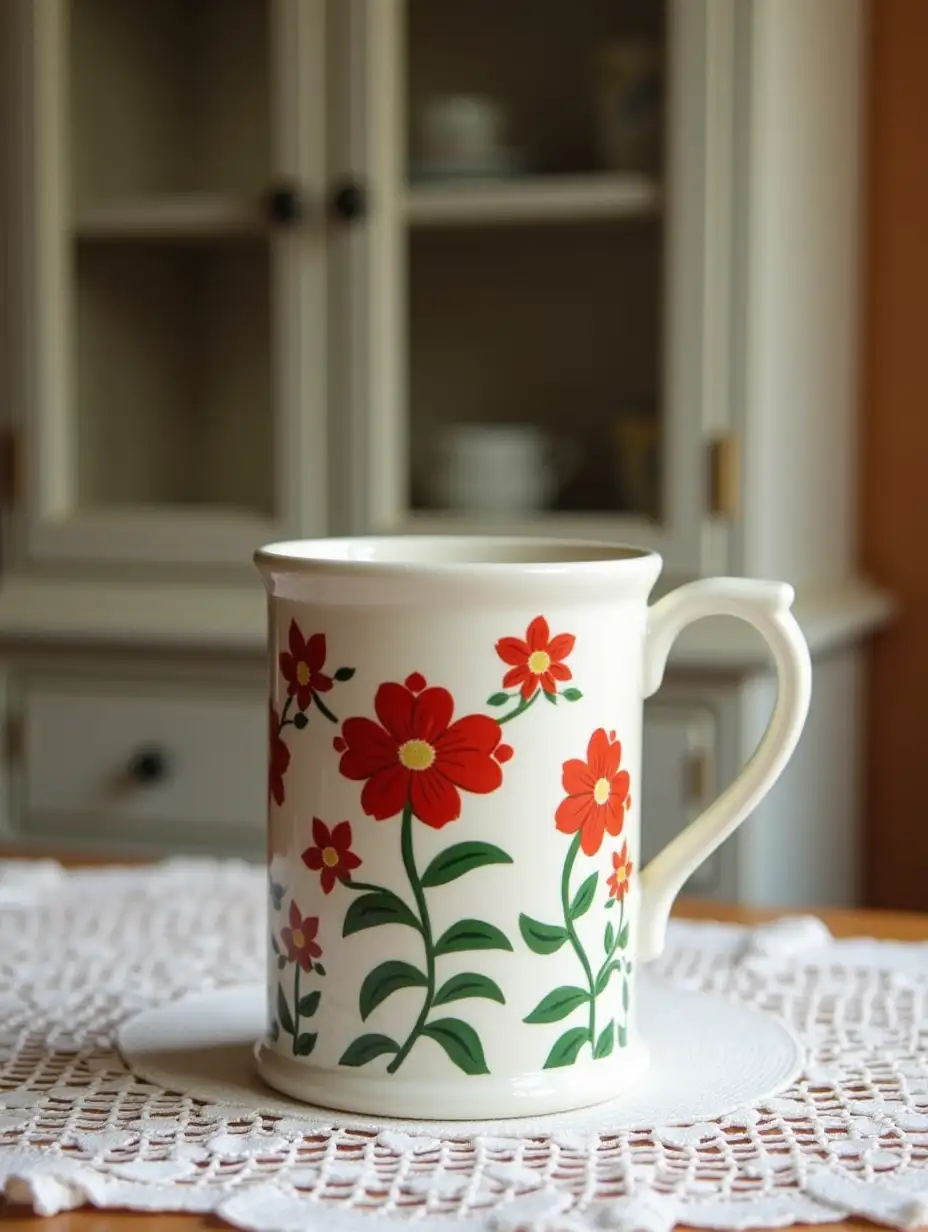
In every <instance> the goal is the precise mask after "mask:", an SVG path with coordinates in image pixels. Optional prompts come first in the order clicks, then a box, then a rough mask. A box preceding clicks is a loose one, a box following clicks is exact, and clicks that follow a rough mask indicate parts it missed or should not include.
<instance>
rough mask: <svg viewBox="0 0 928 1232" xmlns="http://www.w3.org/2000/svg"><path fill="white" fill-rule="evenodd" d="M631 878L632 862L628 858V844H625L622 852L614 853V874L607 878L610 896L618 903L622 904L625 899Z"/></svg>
mask: <svg viewBox="0 0 928 1232" xmlns="http://www.w3.org/2000/svg"><path fill="white" fill-rule="evenodd" d="M631 876H632V862H631V860H630V859H629V858H628V843H623V844H622V850H621V851H614V852H613V853H612V872H611V874H610V875H609V876H608V877H607V878H606V885H607V886H608V887H609V895H610V897H611V898H614V899H615V900H616V902H619V903H620V902H621V901H622V899H623V898H624V897H625V891H626V890H627V889H628V883H629V881H630V880H631Z"/></svg>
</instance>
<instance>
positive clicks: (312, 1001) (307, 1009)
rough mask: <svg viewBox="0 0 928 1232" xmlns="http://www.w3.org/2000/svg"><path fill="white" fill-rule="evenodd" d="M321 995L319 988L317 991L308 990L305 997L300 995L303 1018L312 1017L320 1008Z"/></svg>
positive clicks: (301, 1015)
mask: <svg viewBox="0 0 928 1232" xmlns="http://www.w3.org/2000/svg"><path fill="white" fill-rule="evenodd" d="M321 996H322V993H321V992H319V990H318V989H317V990H316V991H315V992H308V993H307V994H306V996H305V997H300V1017H301V1018H312V1016H313V1014H315V1012H316V1010H317V1009H318V1008H319V998H320V997H321Z"/></svg>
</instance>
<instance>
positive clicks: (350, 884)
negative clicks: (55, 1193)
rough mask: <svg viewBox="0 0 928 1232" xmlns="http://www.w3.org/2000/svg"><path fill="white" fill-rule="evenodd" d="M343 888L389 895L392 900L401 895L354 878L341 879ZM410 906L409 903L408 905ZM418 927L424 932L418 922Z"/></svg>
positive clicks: (384, 887)
mask: <svg viewBox="0 0 928 1232" xmlns="http://www.w3.org/2000/svg"><path fill="white" fill-rule="evenodd" d="M339 880H340V881H341V883H342V885H343V886H347V888H348V889H349V890H363V891H364V892H365V893H371V894H389V895H390V896H391V898H398V897H399V895H397V894H394V893H393V891H392V890H388V889H387V888H386V886H380V885H375V884H374V883H373V882H372V881H355V880H354V878H353V877H350V876H348V877H340V878H339ZM406 905H407V906H408V905H409V904H408V903H407V904H406ZM416 927H417V928H418V929H419V932H420V933H421V932H422V925H421V924H420V923H419V921H418V920H417V921H416Z"/></svg>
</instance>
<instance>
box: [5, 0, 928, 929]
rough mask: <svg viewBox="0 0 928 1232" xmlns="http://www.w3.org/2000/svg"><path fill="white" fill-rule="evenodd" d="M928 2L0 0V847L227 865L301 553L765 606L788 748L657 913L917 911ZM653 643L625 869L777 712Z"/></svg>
mask: <svg viewBox="0 0 928 1232" xmlns="http://www.w3.org/2000/svg"><path fill="white" fill-rule="evenodd" d="M926 45H928V5H925V4H924V3H923V2H922V0H880V3H879V4H876V3H871V4H870V5H868V4H867V3H866V2H865V0H816V2H815V3H814V4H811V3H808V0H572V3H570V4H567V3H566V2H565V0H466V2H464V0H5V3H4V5H3V8H2V10H0V50H2V56H3V66H2V78H0V89H2V93H0V107H2V113H0V120H2V134H0V138H2V146H0V187H2V199H0V222H2V229H3V245H2V252H0V260H2V267H0V275H2V279H3V283H2V286H3V293H2V297H0V389H2V394H3V396H2V398H0V420H2V434H0V499H2V504H3V528H2V529H3V534H2V552H3V559H2V574H0V721H2V725H3V730H4V732H5V740H4V742H3V754H4V755H3V757H2V759H0V760H2V771H0V843H3V844H5V845H6V847H7V848H9V849H10V850H26V849H28V850H29V851H46V852H49V853H51V854H56V853H61V852H73V851H84V852H93V853H100V854H104V855H113V854H116V855H142V856H148V855H161V854H170V853H177V852H201V853H223V854H225V853H229V854H244V855H246V856H250V857H260V856H261V854H262V852H263V849H264V815H265V812H266V802H267V722H268V720H267V702H266V652H265V642H264V602H263V592H262V590H261V587H260V583H259V582H258V579H257V576H256V575H254V576H253V569H252V566H251V563H250V559H251V553H252V552H253V550H254V549H255V547H256V546H258V545H259V544H260V543H262V542H266V541H268V540H271V539H276V538H285V537H293V536H314V535H326V534H343V533H364V532H370V531H376V532H385V531H386V532H400V533H405V532H408V531H413V530H418V531H421V530H437V531H452V530H457V529H462V528H466V529H487V530H493V531H524V532H528V533H545V534H551V533H555V534H566V535H583V536H587V537H593V538H597V539H612V540H616V539H618V540H622V541H634V542H639V543H645V544H648V545H649V546H652V547H654V548H656V549H657V550H659V551H660V552H661V553H662V554H663V556H664V558H665V564H666V574H667V577H666V583H665V585H666V586H668V587H669V586H670V585H672V584H675V583H677V582H679V581H682V580H685V579H686V578H691V577H696V576H699V575H704V574H712V573H719V572H722V573H735V574H739V573H740V574H748V575H754V576H772V577H780V578H785V579H788V580H789V581H791V582H792V583H793V584H794V585H795V586H796V587H797V594H798V599H797V615H798V616H799V619H800V621H801V623H802V625H803V628H804V630H805V632H806V635H807V637H808V638H809V641H810V644H811V646H812V649H813V652H814V655H815V672H816V694H815V702H814V704H813V711H812V715H811V718H810V722H809V727H808V731H807V735H806V737H805V739H804V742H803V745H802V749H801V751H800V754H799V755H798V756H797V758H796V760H795V762H794V764H793V766H792V767H791V769H790V771H789V772H788V774H787V775H786V776H785V778H784V780H783V781H782V783H781V784H780V785H779V786H778V788H777V789H776V791H775V792H774V793H773V795H772V796H771V797H770V799H769V800H768V801H766V802H765V803H764V805H763V806H762V808H761V809H760V810H759V812H758V816H757V818H755V820H754V821H753V822H752V823H751V824H749V825H748V826H746V827H745V828H744V830H743V831H741V833H740V834H739V835H738V837H737V839H736V840H734V841H732V842H731V843H729V844H728V845H727V846H726V847H725V848H724V849H723V850H722V851H720V852H719V853H716V855H715V856H714V857H713V858H712V859H711V860H710V861H708V862H707V864H706V865H705V866H704V867H703V869H701V870H700V872H699V873H698V874H697V875H696V877H695V878H694V880H693V883H692V885H691V886H690V887H689V889H690V892H691V893H693V894H696V895H701V896H704V897H710V898H712V897H714V898H724V899H732V900H738V901H741V902H750V903H761V904H771V905H795V904H813V903H814V904H822V905H824V904H828V903H856V902H873V903H877V904H881V905H887V906H909V907H922V908H926V909H928V890H926V889H925V888H924V884H923V882H924V878H923V877H922V876H921V873H920V869H921V868H922V867H924V858H925V857H928V839H926V838H923V837H922V835H921V827H920V825H919V823H920V821H921V811H922V783H921V773H920V772H921V765H920V753H921V745H922V743H923V738H924V735H925V734H926V732H928V724H926V720H925V718H924V717H923V713H922V711H923V702H922V699H923V698H924V697H925V696H926V693H928V650H926V644H928V639H926V638H925V637H924V636H922V623H921V622H920V620H919V613H920V612H921V611H922V610H923V608H922V606H921V604H922V603H923V602H924V592H925V590H926V589H928V553H926V550H925V548H924V545H923V542H922V539H921V538H920V534H919V532H920V531H922V530H925V529H928V526H926V523H928V514H926V504H925V501H924V499H923V498H922V495H921V489H922V487H923V480H922V475H921V471H922V469H923V467H922V454H921V449H920V446H921V445H923V444H928V438H926V435H925V428H924V423H925V414H924V404H925V389H926V379H925V376H924V352H925V345H924V342H923V335H924V325H923V321H922V317H923V315H924V313H923V306H922V299H923V295H924V292H923V288H924V287H925V285H928V277H926V276H928V229H926V227H925V219H926V218H928V146H926V138H925V131H926V129H925V123H924V119H925V116H926V115H928V79H926V78H925V75H924V73H923V71H922V66H921V63H920V60H919V49H920V48H923V47H924V46H926ZM773 693H774V686H773V683H772V681H771V679H770V677H769V674H768V672H767V669H766V664H765V661H764V656H763V653H762V648H761V646H760V644H759V642H758V641H757V640H756V639H755V638H754V637H753V635H752V634H751V633H750V632H749V631H747V630H745V629H742V628H740V627H738V626H732V625H729V624H728V623H726V622H707V623H705V626H704V627H702V626H697V627H696V628H694V629H693V630H691V632H690V633H689V634H688V635H687V636H686V637H685V638H684V639H683V640H682V641H681V643H680V645H679V647H678V649H677V650H676V651H675V654H674V657H673V658H672V660H671V666H670V671H669V674H668V678H667V682H666V685H665V687H664V689H663V690H662V691H661V694H660V695H659V697H658V698H656V699H655V700H654V701H653V702H651V703H649V705H648V710H647V715H646V742H645V764H644V767H643V784H642V792H641V795H642V798H643V802H644V803H643V814H644V831H645V837H644V840H643V842H644V848H645V850H644V852H643V853H641V855H642V856H644V857H647V856H648V854H649V853H650V852H652V851H655V850H657V849H659V847H660V846H661V845H662V844H663V842H665V841H666V839H667V838H668V837H669V836H670V835H671V834H673V833H675V832H676V831H678V830H679V829H680V828H681V827H682V826H683V825H685V824H686V823H687V822H688V821H689V820H690V819H691V818H692V817H694V816H695V815H696V814H697V813H699V812H700V811H701V810H702V808H704V807H705V805H706V804H707V803H708V801H709V800H710V799H711V798H712V797H713V796H714V795H715V794H716V793H717V791H718V790H719V789H720V787H721V786H723V785H724V784H725V782H727V781H728V780H730V779H731V778H732V777H733V775H734V774H735V772H736V771H737V769H738V768H739V766H740V765H741V764H742V763H743V761H744V760H745V758H746V757H747V756H748V755H749V753H750V751H751V749H752V748H753V747H754V745H755V744H756V741H757V738H758V736H759V734H760V732H761V731H762V730H763V726H764V724H765V723H766V719H767V717H768V715H769V712H770V707H771V704H772V699H773Z"/></svg>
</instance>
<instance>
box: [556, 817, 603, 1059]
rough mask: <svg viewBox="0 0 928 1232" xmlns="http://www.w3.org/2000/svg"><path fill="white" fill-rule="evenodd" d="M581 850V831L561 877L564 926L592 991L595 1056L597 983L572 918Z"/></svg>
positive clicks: (591, 1005) (592, 1029)
mask: <svg viewBox="0 0 928 1232" xmlns="http://www.w3.org/2000/svg"><path fill="white" fill-rule="evenodd" d="M579 850H580V831H579V830H578V831H577V833H576V834H575V835H574V840H573V842H572V843H571V844H570V851H568V853H567V859H566V860H565V861H564V872H563V873H562V875H561V906H562V907H563V909H564V925H565V927H566V928H567V935H568V937H569V938H570V944H571V945H572V946H573V947H574V953H575V954H576V955H577V957H578V958H579V959H580V965H581V966H582V967H583V974H584V975H585V976H586V982H587V987H588V988H589V990H590V1048H591V1050H592V1051H593V1053H594V1055H595V1053H596V981H595V980H594V979H593V968H592V967H591V966H590V960H589V959H588V958H587V956H586V951H585V950H584V948H583V946H582V945H581V944H580V938H579V937H578V936H577V930H576V928H574V922H573V920H572V919H571V918H570V874H571V873H572V872H573V871H574V861H575V860H576V858H577V852H578V851H579Z"/></svg>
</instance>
